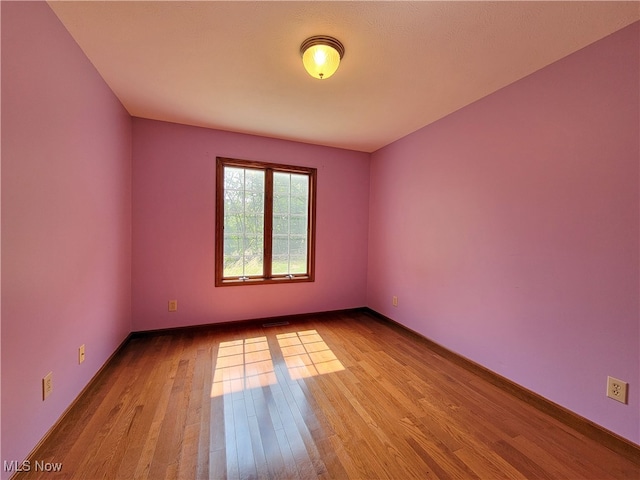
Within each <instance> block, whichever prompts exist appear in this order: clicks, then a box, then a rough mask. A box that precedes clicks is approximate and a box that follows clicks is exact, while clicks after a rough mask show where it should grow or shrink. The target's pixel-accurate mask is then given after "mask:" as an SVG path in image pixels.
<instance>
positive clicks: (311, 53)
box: [302, 45, 340, 79]
mask: <svg viewBox="0 0 640 480" xmlns="http://www.w3.org/2000/svg"><path fill="white" fill-rule="evenodd" d="M302 63H303V64H304V68H306V70H307V72H309V75H311V76H312V77H314V78H320V79H325V78H329V77H330V76H331V75H333V74H334V73H336V70H338V66H339V65H340V54H339V53H338V51H337V50H336V49H335V48H333V47H330V46H328V45H314V46H313V47H309V48H307V50H306V51H305V52H304V55H302Z"/></svg>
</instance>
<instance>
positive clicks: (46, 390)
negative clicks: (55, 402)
mask: <svg viewBox="0 0 640 480" xmlns="http://www.w3.org/2000/svg"><path fill="white" fill-rule="evenodd" d="M51 392H53V372H49V373H47V374H46V375H45V376H44V378H43V379H42V400H43V401H44V400H46V399H47V397H48V396H49V395H51Z"/></svg>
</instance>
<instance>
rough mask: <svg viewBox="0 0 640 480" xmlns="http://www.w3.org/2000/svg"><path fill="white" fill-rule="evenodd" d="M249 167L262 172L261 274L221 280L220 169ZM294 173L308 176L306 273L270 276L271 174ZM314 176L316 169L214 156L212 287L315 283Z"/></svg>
mask: <svg viewBox="0 0 640 480" xmlns="http://www.w3.org/2000/svg"><path fill="white" fill-rule="evenodd" d="M226 166H230V167H238V168H253V169H256V170H263V171H264V172H265V211H264V259H263V265H264V274H263V275H262V276H250V277H244V279H243V278H242V277H228V278H225V277H224V167H226ZM274 172H282V173H297V174H304V175H308V176H309V202H308V207H307V208H308V219H309V220H308V222H307V273H306V274H304V275H302V274H296V275H273V274H272V272H271V270H272V246H273V245H272V243H273V241H272V240H273V239H272V234H273V173H274ZM316 177H317V169H315V168H311V167H301V166H294V165H283V164H278V163H268V162H258V161H252V160H239V159H235V158H226V157H216V221H215V224H216V225H215V228H216V236H215V242H216V245H215V262H216V265H215V285H216V287H224V286H234V285H262V284H274V283H281V284H282V283H298V282H313V281H315V256H316V252H315V245H316V242H315V233H316V193H317V188H316Z"/></svg>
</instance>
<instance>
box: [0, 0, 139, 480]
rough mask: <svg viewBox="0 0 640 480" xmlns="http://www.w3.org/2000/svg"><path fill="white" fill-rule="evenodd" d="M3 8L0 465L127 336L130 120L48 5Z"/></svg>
mask: <svg viewBox="0 0 640 480" xmlns="http://www.w3.org/2000/svg"><path fill="white" fill-rule="evenodd" d="M1 8H2V260H3V261H2V393H3V395H2V452H1V453H2V454H1V456H0V462H3V461H4V460H7V461H11V460H17V461H22V460H23V459H24V458H25V456H26V455H27V454H28V453H29V452H30V451H31V449H32V448H33V447H34V446H35V445H36V444H37V442H38V441H39V440H40V439H41V437H42V436H43V435H44V434H45V433H46V432H47V431H48V430H49V428H50V427H51V426H52V425H53V424H54V422H56V420H57V419H58V418H59V416H60V415H61V414H62V413H63V411H64V410H65V409H66V408H67V407H68V405H69V404H70V403H71V402H72V401H73V399H74V398H75V397H76V396H77V395H78V393H79V392H80V391H81V390H82V388H83V387H84V386H85V385H86V384H87V383H88V381H89V380H90V379H91V378H92V376H93V375H94V374H95V373H96V372H97V370H98V369H99V368H100V367H101V366H102V365H103V364H104V362H105V361H106V360H107V358H108V357H109V356H110V355H111V354H112V353H113V352H114V350H115V349H116V348H117V346H118V345H119V344H120V343H121V342H122V341H123V340H124V339H125V338H126V336H127V334H128V333H129V332H130V331H131V261H130V258H131V118H130V117H129V115H128V114H127V112H126V111H125V110H124V108H123V107H122V105H121V104H120V103H119V101H118V100H117V99H116V98H115V96H114V95H113V93H112V92H111V91H110V90H109V88H108V87H107V86H106V84H105V83H104V81H103V80H102V79H101V77H100V76H99V75H98V73H97V72H96V71H95V69H94V68H93V66H92V65H91V64H90V62H89V61H88V60H87V58H86V57H85V55H84V54H83V53H82V51H81V50H80V49H79V48H78V46H77V45H76V43H75V42H74V41H73V39H72V38H71V37H70V35H69V34H68V33H67V31H66V30H65V29H64V27H63V26H62V24H61V23H60V22H59V21H58V19H57V17H56V16H55V15H54V14H53V12H52V11H51V9H50V8H49V6H48V5H47V4H46V3H44V2H2V3H1ZM81 344H85V345H86V361H85V362H84V363H83V364H82V365H78V361H77V355H78V353H77V349H78V347H79V346H80V345H81ZM49 371H52V372H53V378H54V391H53V393H52V394H51V396H50V397H49V398H48V399H47V400H46V401H44V402H43V401H42V393H41V379H42V377H43V376H44V375H46V374H47V373H48V372H49ZM7 477H8V473H7V472H3V473H2V478H7Z"/></svg>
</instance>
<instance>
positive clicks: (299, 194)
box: [272, 172, 309, 275]
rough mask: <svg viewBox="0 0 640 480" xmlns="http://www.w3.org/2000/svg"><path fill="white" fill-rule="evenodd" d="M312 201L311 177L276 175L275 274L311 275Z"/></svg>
mask: <svg viewBox="0 0 640 480" xmlns="http://www.w3.org/2000/svg"><path fill="white" fill-rule="evenodd" d="M308 202H309V177H308V175H303V174H293V173H283V172H274V174H273V233H272V235H273V236H272V242H273V256H272V270H273V274H274V275H287V274H305V273H307V224H308Z"/></svg>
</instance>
